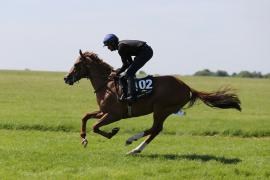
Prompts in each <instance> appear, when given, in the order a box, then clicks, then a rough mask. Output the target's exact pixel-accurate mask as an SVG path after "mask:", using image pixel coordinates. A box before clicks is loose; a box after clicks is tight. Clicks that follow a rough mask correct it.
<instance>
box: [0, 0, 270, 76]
mask: <svg viewBox="0 0 270 180" xmlns="http://www.w3.org/2000/svg"><path fill="white" fill-rule="evenodd" d="M0 23H1V24H0V26H1V27H0V52H1V53H0V69H25V68H28V69H31V70H49V71H68V70H69V68H70V67H71V66H72V65H73V63H74V61H75V58H76V57H77V56H78V55H79V54H78V51H79V49H82V50H83V51H85V50H91V51H94V52H95V53H97V54H98V55H99V56H100V57H101V58H102V59H104V60H105V61H106V62H108V63H109V64H111V65H112V66H113V67H115V68H117V67H119V66H121V60H120V57H119V55H118V53H117V52H110V51H109V50H108V49H107V48H103V46H102V41H103V37H104V36H105V35H106V34H108V33H115V34H116V35H118V36H119V38H120V39H139V40H144V41H147V42H148V44H149V45H150V46H152V48H153V49H154V56H153V58H152V59H151V61H150V62H148V63H147V65H146V66H145V67H144V68H143V70H144V71H146V72H147V73H153V74H156V73H158V74H193V73H194V72H196V71H198V70H202V69H205V68H208V69H210V70H212V71H216V70H226V71H228V72H229V73H232V72H239V71H241V70H249V71H260V72H262V73H269V72H270V1H269V0H136V1H129V0H115V1H109V0H107V1H105V0H91V1H90V0H23V1H22V0H8V1H7V0H0Z"/></svg>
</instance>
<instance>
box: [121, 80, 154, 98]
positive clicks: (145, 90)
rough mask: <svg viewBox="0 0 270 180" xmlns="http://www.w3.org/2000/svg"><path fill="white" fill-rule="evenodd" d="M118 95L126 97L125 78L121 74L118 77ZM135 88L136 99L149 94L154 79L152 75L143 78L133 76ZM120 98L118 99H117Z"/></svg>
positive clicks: (151, 91) (151, 90)
mask: <svg viewBox="0 0 270 180" xmlns="http://www.w3.org/2000/svg"><path fill="white" fill-rule="evenodd" d="M119 87H120V89H119V90H120V93H119V94H120V96H119V97H118V99H119V98H120V97H121V96H122V95H124V96H125V97H127V78H126V76H121V77H120V78H119ZM135 87H136V88H135V89H136V99H140V98H143V97H147V96H150V95H151V94H152V93H153V88H154V80H153V76H150V75H148V76H146V77H144V78H135ZM119 100H120V99H119Z"/></svg>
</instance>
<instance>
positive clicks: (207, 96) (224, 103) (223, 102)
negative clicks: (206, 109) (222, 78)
mask: <svg viewBox="0 0 270 180" xmlns="http://www.w3.org/2000/svg"><path fill="white" fill-rule="evenodd" d="M190 92H191V97H190V101H189V106H188V107H191V106H193V105H194V104H195V102H196V101H197V100H198V99H200V100H201V101H202V102H203V103H204V104H206V105H207V106H210V107H212V108H215V107H216V108H221V109H229V108H234V109H237V110H239V111H241V106H240V105H241V102H240V100H239V98H238V96H237V95H236V94H235V93H234V90H233V89H232V88H229V87H226V88H223V89H220V90H218V91H215V92H200V91H196V90H194V89H190Z"/></svg>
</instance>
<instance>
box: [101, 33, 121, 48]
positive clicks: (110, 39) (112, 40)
mask: <svg viewBox="0 0 270 180" xmlns="http://www.w3.org/2000/svg"><path fill="white" fill-rule="evenodd" d="M118 41H119V39H118V37H117V36H116V35H115V34H107V35H106V36H105V38H104V40H103V44H104V46H108V44H117V43H118Z"/></svg>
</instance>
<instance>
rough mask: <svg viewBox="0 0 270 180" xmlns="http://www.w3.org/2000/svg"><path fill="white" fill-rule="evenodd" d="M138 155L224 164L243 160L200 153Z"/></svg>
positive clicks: (141, 155)
mask: <svg viewBox="0 0 270 180" xmlns="http://www.w3.org/2000/svg"><path fill="white" fill-rule="evenodd" d="M138 157H142V158H150V159H166V160H183V159H186V160H191V161H202V162H207V161H212V160H214V161H217V162H220V163H222V164H237V163H239V162H241V161H242V160H241V159H239V158H225V157H218V156H213V155H200V154H183V155H178V154H150V155H145V154H140V155H138Z"/></svg>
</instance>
